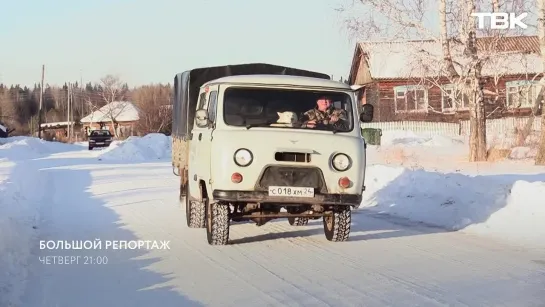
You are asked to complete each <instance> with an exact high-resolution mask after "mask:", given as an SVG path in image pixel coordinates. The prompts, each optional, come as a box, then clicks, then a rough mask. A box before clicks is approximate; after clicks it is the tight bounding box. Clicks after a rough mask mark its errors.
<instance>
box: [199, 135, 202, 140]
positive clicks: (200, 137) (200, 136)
mask: <svg viewBox="0 0 545 307" xmlns="http://www.w3.org/2000/svg"><path fill="white" fill-rule="evenodd" d="M201 139H202V133H199V141H200V140H201Z"/></svg>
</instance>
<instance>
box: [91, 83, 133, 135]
mask: <svg viewBox="0 0 545 307" xmlns="http://www.w3.org/2000/svg"><path fill="white" fill-rule="evenodd" d="M99 93H100V96H101V98H102V99H103V101H104V103H105V104H106V105H104V106H103V107H102V108H100V110H101V112H102V113H103V114H104V116H103V118H105V119H106V120H108V121H110V123H111V125H112V130H113V132H114V135H115V137H118V133H117V119H118V117H119V116H120V115H121V114H123V111H124V110H125V108H126V107H127V106H128V105H129V103H128V102H127V101H124V100H125V99H126V96H127V94H128V89H127V88H126V87H125V86H124V84H123V82H121V79H120V78H119V77H118V76H114V75H107V76H105V77H103V78H102V79H100V92H99ZM87 102H88V103H90V104H91V105H92V102H91V100H90V99H88V100H87ZM92 108H93V109H98V108H97V107H96V106H93V107H92Z"/></svg>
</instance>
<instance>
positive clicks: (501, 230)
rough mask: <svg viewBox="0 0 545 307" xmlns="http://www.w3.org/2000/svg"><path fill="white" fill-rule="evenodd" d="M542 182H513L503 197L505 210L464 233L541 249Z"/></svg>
mask: <svg viewBox="0 0 545 307" xmlns="http://www.w3.org/2000/svg"><path fill="white" fill-rule="evenodd" d="M543 195H545V182H540V181H538V182H528V181H523V180H518V181H516V182H515V183H514V184H513V186H512V188H511V193H508V194H507V197H506V206H505V207H503V208H501V209H500V210H498V211H497V212H495V213H494V214H492V215H491V216H490V218H489V219H488V220H487V221H486V222H485V223H483V224H477V225H472V226H470V227H468V230H471V231H473V232H478V233H483V234H491V235H494V236H495V237H498V238H502V239H508V240H511V241H519V242H520V241H522V242H524V243H533V242H536V243H540V245H541V246H543V247H545V242H544V241H545V240H543V238H544V237H545V225H544V224H543V221H545V201H543Z"/></svg>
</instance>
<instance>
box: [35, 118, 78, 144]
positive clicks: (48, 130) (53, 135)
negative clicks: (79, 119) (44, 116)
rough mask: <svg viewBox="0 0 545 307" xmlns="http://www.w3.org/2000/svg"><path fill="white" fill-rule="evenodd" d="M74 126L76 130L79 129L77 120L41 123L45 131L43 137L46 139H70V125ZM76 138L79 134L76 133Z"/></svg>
mask: <svg viewBox="0 0 545 307" xmlns="http://www.w3.org/2000/svg"><path fill="white" fill-rule="evenodd" d="M70 125H72V126H71V127H73V128H74V132H76V130H77V129H78V126H77V124H76V123H75V122H72V121H71V122H53V123H43V124H41V125H40V128H41V130H42V133H43V139H45V140H56V141H64V140H67V139H68V126H70ZM74 137H76V139H77V138H78V137H79V134H78V133H77V132H76V133H74Z"/></svg>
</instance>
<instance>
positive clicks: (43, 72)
mask: <svg viewBox="0 0 545 307" xmlns="http://www.w3.org/2000/svg"><path fill="white" fill-rule="evenodd" d="M44 74H45V65H42V82H41V85H40V108H39V111H38V138H39V139H41V138H42V106H43V100H44Z"/></svg>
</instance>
